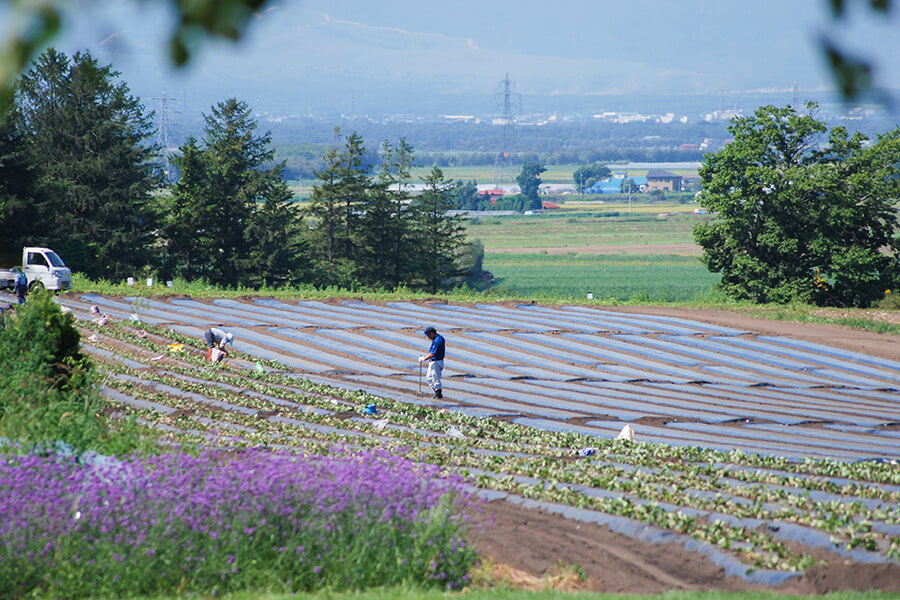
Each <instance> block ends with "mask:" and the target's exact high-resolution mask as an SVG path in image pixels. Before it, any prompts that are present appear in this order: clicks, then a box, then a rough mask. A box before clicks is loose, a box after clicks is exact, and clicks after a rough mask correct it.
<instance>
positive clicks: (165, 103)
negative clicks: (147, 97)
mask: <svg viewBox="0 0 900 600" xmlns="http://www.w3.org/2000/svg"><path fill="white" fill-rule="evenodd" d="M154 100H158V101H159V104H160V111H159V114H160V124H159V129H158V130H157V133H156V142H157V144H159V146H160V148H162V161H163V164H162V169H163V176H164V177H165V178H166V181H169V180H170V179H169V178H170V177H171V176H172V163H171V162H170V161H169V156H170V155H171V153H172V152H171V149H170V146H171V141H170V139H169V111H170V110H172V109H170V108H169V102H177V101H178V100H177V99H176V98H169V95H168V94H167V93H166V90H165V89H163V91H162V95H161V96H158V97H156V98H154ZM172 112H175V113H177V112H179V111H177V110H172Z"/></svg>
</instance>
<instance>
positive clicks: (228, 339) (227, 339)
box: [225, 331, 234, 346]
mask: <svg viewBox="0 0 900 600" xmlns="http://www.w3.org/2000/svg"><path fill="white" fill-rule="evenodd" d="M225 343H226V344H231V345H232V346H234V334H233V333H231V332H230V331H229V332H228V333H226V334H225Z"/></svg>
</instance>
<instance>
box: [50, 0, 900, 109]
mask: <svg viewBox="0 0 900 600" xmlns="http://www.w3.org/2000/svg"><path fill="white" fill-rule="evenodd" d="M160 4H162V3H159V2H144V3H142V4H138V3H136V2H134V1H133V0H115V1H113V0H110V1H108V2H98V1H94V2H90V1H88V0H82V1H81V2H78V3H76V6H77V9H76V10H74V11H73V14H72V17H71V20H70V21H69V24H68V27H67V29H66V33H65V35H64V36H63V37H62V38H60V39H59V40H58V41H57V45H58V46H59V47H60V48H61V49H62V50H64V51H66V52H70V53H71V52H73V51H74V50H76V49H85V48H86V49H89V50H90V51H91V52H92V53H93V54H94V55H95V56H96V57H97V58H99V59H100V60H103V61H109V62H112V63H113V65H114V67H115V68H116V69H117V70H119V71H121V72H122V74H123V78H124V79H125V81H127V82H128V84H129V86H130V87H131V89H132V90H133V91H134V92H135V93H136V94H137V95H140V96H148V95H149V96H152V95H159V93H160V92H161V91H162V89H164V88H165V89H167V90H168V93H169V94H170V95H173V96H176V97H177V96H185V97H189V98H191V100H192V101H193V102H195V103H203V104H206V105H209V104H210V103H212V102H215V101H218V100H222V99H224V98H226V97H230V96H235V97H238V98H240V99H244V100H247V101H248V102H250V103H251V105H252V106H253V107H254V108H255V109H257V110H262V111H274V112H284V111H287V112H301V113H305V112H307V111H308V110H309V111H321V110H325V109H326V108H330V109H334V108H336V107H342V110H348V108H349V107H350V106H353V108H355V109H357V110H365V109H366V108H367V105H372V106H373V107H374V106H375V105H378V106H379V108H381V107H382V106H387V105H393V106H395V107H396V108H395V109H394V110H396V111H397V112H400V111H406V112H420V111H419V110H417V107H418V108H421V109H422V110H423V111H424V110H425V109H424V107H425V106H426V105H427V103H428V99H429V98H434V97H440V96H455V95H459V94H463V95H466V94H469V95H472V96H473V97H475V96H479V95H480V96H483V97H488V98H489V97H490V96H491V95H492V94H496V91H497V87H498V83H499V82H500V81H501V80H502V79H503V77H504V75H505V74H507V73H508V74H509V76H510V79H511V80H513V81H514V82H515V91H516V92H517V93H520V94H522V95H524V96H526V97H528V96H532V97H548V96H554V95H569V94H574V95H596V96H600V97H602V96H603V95H608V94H693V93H710V94H720V93H727V92H732V91H738V90H740V91H747V90H771V89H781V90H786V89H789V88H791V86H792V85H794V84H795V82H796V84H797V85H798V86H799V87H800V88H801V89H804V90H817V89H823V88H826V87H829V86H831V80H830V77H829V75H828V72H827V70H826V68H825V64H824V61H823V59H822V56H821V54H822V53H821V50H820V48H819V46H818V43H817V40H818V38H819V36H820V35H822V34H828V35H831V36H832V37H834V38H835V39H837V40H839V41H841V42H842V43H843V44H844V45H845V46H846V47H847V48H848V49H856V50H857V51H858V52H859V53H860V54H861V55H863V56H866V57H868V58H871V59H873V60H874V61H875V63H876V65H877V70H876V72H875V77H876V81H877V82H878V83H880V84H882V85H884V86H886V87H891V88H900V61H898V60H897V56H900V35H898V33H900V21H898V18H897V15H896V14H893V15H891V16H890V18H888V19H885V18H883V17H881V16H878V15H875V14H873V13H872V12H870V11H868V10H867V9H865V7H864V5H865V4H868V3H867V2H865V3H864V2H851V4H854V6H853V8H854V10H851V11H850V14H849V15H848V17H846V18H845V19H844V20H842V21H841V22H835V21H833V20H832V19H831V16H830V12H829V8H828V7H829V2H828V1H827V0H750V1H748V0H742V1H736V0H719V1H714V0H677V1H674V0H629V1H628V2H624V1H616V2H612V1H607V0H556V1H554V2H546V1H543V2H537V1H534V0H515V1H514V0H480V1H475V0H453V1H447V0H440V1H433V0H386V1H382V2H373V1H372V0H336V1H330V2H328V1H323V0H282V1H280V2H276V3H274V4H272V5H271V6H270V8H269V9H268V10H266V11H265V12H263V13H262V14H260V15H257V18H256V19H254V22H253V25H252V27H251V29H250V30H249V33H248V36H247V39H246V40H244V41H243V42H241V43H239V44H237V45H230V44H228V43H224V42H217V43H211V44H206V45H205V46H203V47H202V48H201V49H200V50H199V51H198V53H197V55H196V57H195V60H194V61H193V62H192V64H191V65H190V66H189V67H188V68H187V69H184V70H183V71H181V72H179V73H174V72H173V71H172V69H171V68H170V67H169V66H168V64H167V63H166V55H165V35H166V31H167V25H166V23H167V19H168V16H167V15H166V14H165V11H164V9H162V7H161V6H156V5H160ZM857 5H858V6H857ZM894 12H895V13H896V11H894ZM460 110H462V111H465V110H474V109H470V108H467V107H465V106H463V105H462V104H461V105H460Z"/></svg>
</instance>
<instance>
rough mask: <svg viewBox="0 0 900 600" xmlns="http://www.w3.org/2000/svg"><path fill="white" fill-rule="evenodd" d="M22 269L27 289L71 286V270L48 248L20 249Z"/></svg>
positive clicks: (54, 288)
mask: <svg viewBox="0 0 900 600" xmlns="http://www.w3.org/2000/svg"><path fill="white" fill-rule="evenodd" d="M22 270H23V271H25V276H26V277H28V289H34V288H35V287H44V288H46V289H48V290H55V291H61V290H68V289H70V288H71V287H72V271H70V270H69V267H67V266H66V263H64V262H63V260H62V259H61V258H60V257H59V255H58V254H57V253H56V252H54V251H53V250H51V249H50V248H41V247H37V246H32V247H25V248H23V249H22Z"/></svg>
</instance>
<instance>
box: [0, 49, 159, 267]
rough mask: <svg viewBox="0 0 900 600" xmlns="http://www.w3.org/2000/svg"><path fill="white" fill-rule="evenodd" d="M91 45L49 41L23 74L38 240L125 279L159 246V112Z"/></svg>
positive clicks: (22, 125)
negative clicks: (62, 48)
mask: <svg viewBox="0 0 900 600" xmlns="http://www.w3.org/2000/svg"><path fill="white" fill-rule="evenodd" d="M118 75H119V74H118V73H117V72H115V71H113V70H112V69H111V68H110V67H109V66H106V67H101V66H100V65H99V64H98V63H97V61H96V60H95V59H94V58H92V57H91V55H90V54H88V53H83V52H78V53H76V54H75V55H74V56H73V57H72V58H71V59H69V58H68V57H67V56H66V55H65V54H62V53H60V52H57V51H56V50H54V49H52V48H51V49H50V50H47V51H46V52H45V53H44V54H43V55H41V57H40V58H39V59H38V60H37V62H36V63H35V65H34V66H33V67H32V69H31V70H30V71H29V72H28V73H26V74H25V75H23V76H22V78H21V80H20V82H19V89H18V93H17V101H18V106H19V110H18V112H17V113H16V114H17V120H18V122H17V126H18V128H19V129H20V131H21V132H22V137H23V140H24V142H25V149H26V152H27V155H28V160H29V162H30V163H31V164H32V165H33V167H34V170H35V177H36V185H35V187H36V189H35V197H34V200H35V205H34V209H35V213H36V215H37V218H38V221H39V222H38V224H37V227H36V229H35V230H34V231H32V232H30V234H31V237H30V241H31V242H32V243H43V244H46V245H52V246H53V247H54V249H56V250H57V251H58V252H59V253H60V254H61V255H62V256H63V257H64V259H65V260H66V261H67V263H68V264H69V265H70V266H71V267H72V268H73V269H74V270H76V271H81V272H83V273H85V274H86V275H88V276H89V277H95V278H98V277H102V278H109V279H113V280H116V279H121V278H123V277H125V276H127V275H130V274H133V273H134V272H135V270H136V269H138V268H141V267H144V266H145V265H148V264H151V263H152V262H153V259H154V257H155V256H156V255H157V254H158V249H157V248H156V245H157V241H156V238H155V236H154V233H153V232H154V230H155V229H156V217H155V213H154V211H153V210H152V203H151V202H152V200H151V194H152V192H153V191H154V189H156V188H157V187H158V185H159V183H160V178H159V172H158V168H157V166H156V165H155V164H154V161H155V159H156V158H157V154H158V151H157V148H156V146H155V145H153V144H152V143H151V142H150V139H151V135H152V133H153V130H152V124H151V120H150V117H149V116H148V115H146V114H145V113H144V109H143V106H142V105H141V104H140V102H139V101H138V100H137V99H136V98H134V97H132V96H130V95H129V90H128V86H127V85H126V84H124V83H116V82H115V79H116V78H117V77H118Z"/></svg>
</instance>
